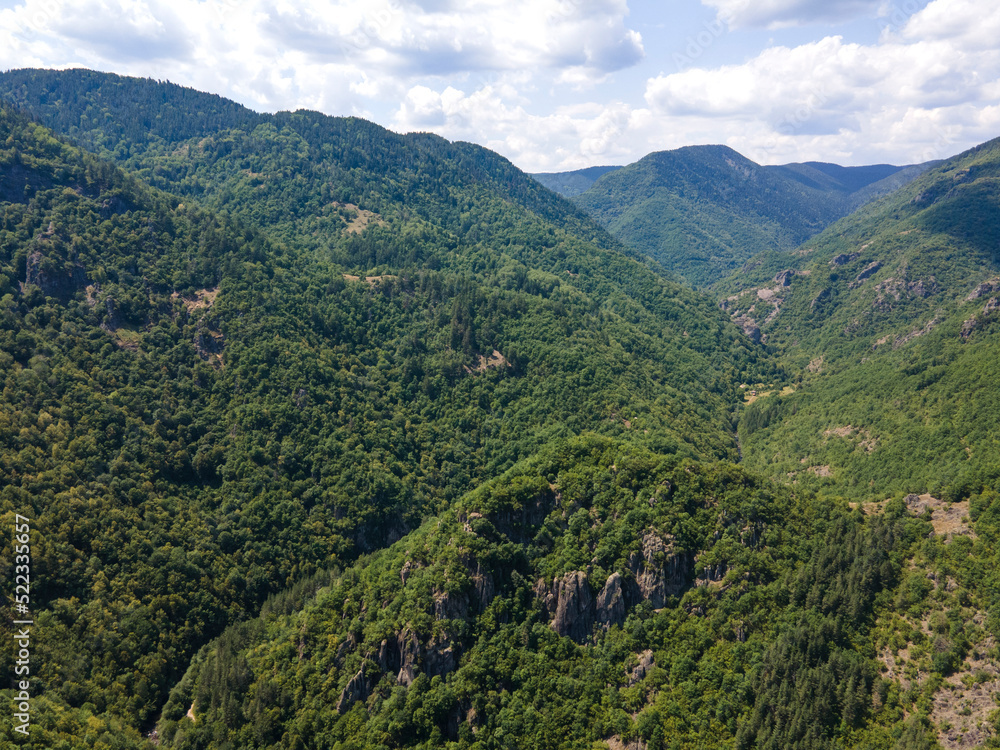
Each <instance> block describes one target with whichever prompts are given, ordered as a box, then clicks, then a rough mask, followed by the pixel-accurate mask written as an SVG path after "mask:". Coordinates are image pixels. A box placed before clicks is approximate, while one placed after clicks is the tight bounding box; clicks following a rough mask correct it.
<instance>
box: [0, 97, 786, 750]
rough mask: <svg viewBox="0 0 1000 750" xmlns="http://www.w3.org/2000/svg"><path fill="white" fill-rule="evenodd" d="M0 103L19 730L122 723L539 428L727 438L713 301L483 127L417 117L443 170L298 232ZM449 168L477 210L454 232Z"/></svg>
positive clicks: (136, 723) (128, 736)
mask: <svg viewBox="0 0 1000 750" xmlns="http://www.w3.org/2000/svg"><path fill="white" fill-rule="evenodd" d="M289 117H291V118H292V119H295V117H299V116H289ZM301 117H302V119H303V122H311V121H313V120H318V119H319V118H320V116H318V115H315V116H314V115H303V116H301ZM327 119H331V118H327ZM354 125H357V128H358V129H357V130H351V128H352V127H354ZM0 126H2V131H0V136H2V137H0V144H2V146H3V148H2V150H0V209H2V224H0V292H2V295H0V299H2V305H3V322H2V333H0V357H2V358H3V365H4V366H3V377H4V379H5V380H4V389H5V390H4V396H3V402H2V414H3V419H2V425H0V429H2V431H3V440H2V445H3V454H2V471H3V475H2V490H0V503H2V506H0V513H2V514H3V517H4V518H7V519H11V518H13V514H14V513H21V514H23V515H26V516H28V517H30V518H31V519H32V522H33V525H34V529H35V533H36V540H37V541H36V542H35V545H36V546H35V547H34V548H33V564H34V566H35V568H34V573H35V575H36V576H37V581H38V582H37V583H36V587H35V588H34V590H33V599H32V601H33V606H34V608H35V614H36V618H37V619H36V622H37V627H36V630H35V636H36V638H37V643H38V646H37V650H36V652H35V657H36V659H37V662H36V663H37V665H38V667H37V669H38V672H37V677H38V680H39V682H38V683H37V684H38V685H39V686H41V687H40V689H39V692H38V694H37V695H36V703H35V704H34V705H35V706H37V710H38V715H39V717H43V716H44V717H45V718H44V719H42V718H40V719H39V721H38V722H37V723H36V724H35V726H34V729H33V731H35V732H36V735H35V738H36V740H37V741H38V742H39V743H41V744H39V745H38V746H39V747H41V746H45V747H60V746H63V745H61V744H60V743H66V742H69V743H70V744H69V745H66V746H68V747H75V746H76V745H73V744H72V743H73V742H75V741H76V740H75V739H72V738H78V737H79V736H83V735H85V734H86V735H87V736H88V737H90V740H88V741H91V742H92V745H91V746H94V747H103V746H112V745H114V746H116V747H122V746H129V745H130V744H131V746H138V744H139V743H140V739H139V733H140V731H146V730H148V729H149V728H150V726H151V723H152V721H153V720H155V718H156V716H157V715H158V712H159V710H160V708H161V707H162V704H163V700H164V699H165V697H166V693H167V690H168V689H169V688H170V686H171V685H172V684H173V683H174V682H175V681H176V679H178V678H179V677H180V675H181V674H182V672H183V670H184V669H185V668H186V666H187V661H188V658H189V657H190V655H191V654H192V653H194V651H195V650H196V649H197V648H198V647H199V646H200V645H201V644H202V643H204V642H206V641H207V640H208V639H209V638H210V637H212V636H214V635H216V634H217V633H219V632H220V631H221V630H222V629H223V628H224V627H225V626H226V625H227V624H230V623H233V622H236V621H238V620H240V619H242V618H245V617H247V616H249V615H252V614H254V613H255V612H256V611H257V609H258V608H259V606H260V605H261V603H262V602H263V601H264V598H265V597H266V596H267V595H268V594H270V593H273V592H276V591H280V590H282V589H284V588H285V587H287V586H290V585H292V584H293V583H295V582H296V581H298V580H300V579H302V578H303V577H304V576H308V575H310V574H311V573H313V572H314V571H315V570H317V569H318V568H319V567H325V566H329V565H331V564H335V563H340V564H346V563H348V562H350V561H351V560H353V559H355V557H356V556H357V555H358V554H359V553H361V552H363V551H367V550H372V549H377V548H379V547H381V546H383V545H385V544H388V543H389V542H391V541H394V540H396V539H399V538H400V537H401V536H402V535H404V534H406V533H407V532H408V531H409V530H411V529H413V528H415V527H416V526H417V525H419V523H420V522H421V519H423V518H424V517H426V516H427V515H428V514H431V513H438V512H442V511H444V510H445V509H446V508H448V507H449V506H450V505H451V504H452V503H453V502H454V501H455V500H456V499H457V498H458V497H460V496H461V495H462V494H464V493H465V492H467V491H468V490H469V489H470V488H472V487H475V486H476V485H478V484H480V483H481V482H483V481H485V480H486V479H489V478H491V477H494V476H496V475H498V474H499V473H501V472H503V471H504V470H506V469H507V468H508V467H510V466H511V465H512V464H513V463H514V462H515V461H517V460H519V459H522V458H524V457H527V456H530V455H532V454H533V453H534V452H536V451H537V450H538V449H539V448H541V447H542V446H544V445H546V444H547V443H549V442H550V441H551V440H553V439H554V438H556V437H559V436H570V435H573V434H577V433H580V432H585V431H596V432H601V433H607V434H610V435H620V436H628V437H629V438H630V440H632V441H633V442H635V443H637V444H646V445H649V446H651V447H652V448H654V449H655V450H657V451H659V452H661V453H666V454H668V455H675V456H677V457H681V456H689V457H699V458H709V459H714V458H722V457H732V458H735V456H736V446H735V425H734V414H733V412H732V407H733V403H734V401H735V397H736V392H737V390H736V386H737V385H738V383H739V382H740V381H741V380H742V379H745V378H746V377H748V375H749V373H751V372H756V373H761V374H762V375H763V374H766V373H770V374H772V375H773V372H774V371H773V368H771V367H770V365H768V364H767V363H763V364H762V365H759V366H758V364H755V360H756V358H757V357H758V354H759V351H758V350H757V349H756V348H755V347H753V346H752V345H751V344H750V343H749V342H748V341H747V340H746V338H745V337H744V336H743V335H742V334H741V333H740V332H739V331H738V329H736V328H735V327H734V326H732V325H731V324H730V323H729V322H728V321H726V319H725V316H724V315H723V314H721V313H720V312H719V311H717V310H716V309H714V308H713V306H712V305H711V303H710V302H709V301H708V300H706V299H704V298H701V297H698V296H697V295H695V294H693V293H692V292H690V291H688V290H685V289H684V288H683V287H681V286H679V285H677V284H673V283H670V282H666V281H664V280H663V279H662V278H660V277H658V276H656V275H655V274H654V273H652V272H651V271H650V270H649V269H648V268H646V267H645V266H644V265H642V264H640V263H638V262H636V261H635V260H632V259H629V258H628V257H626V256H625V255H623V254H621V253H619V252H618V251H617V249H616V245H615V243H614V242H613V241H612V240H611V239H610V238H607V237H606V236H605V235H603V234H600V233H601V230H600V229H598V228H596V227H594V226H593V225H590V224H588V222H587V221H586V220H585V219H584V218H583V217H581V216H579V215H577V214H576V213H575V212H574V210H573V209H572V207H569V206H568V205H566V206H564V205H563V203H562V202H561V199H558V198H556V197H555V196H552V194H549V193H547V192H546V191H544V189H542V188H540V187H536V186H535V185H534V183H533V182H531V181H530V179H529V178H527V177H525V176H523V175H521V174H520V173H517V172H516V170H514V169H513V168H512V167H510V165H509V163H507V162H505V161H503V160H501V159H500V158H499V157H496V156H495V155H492V154H489V153H487V152H484V151H483V150H482V149H478V148H475V147H471V146H461V145H458V146H451V145H450V144H447V143H445V142H443V141H440V140H439V139H425V138H422V137H421V138H414V139H412V141H413V142H414V143H422V142H424V141H428V142H430V144H431V145H430V146H429V147H428V148H427V149H424V150H423V151H422V152H421V153H422V156H421V157H420V158H421V159H423V160H424V163H426V164H427V165H428V166H429V168H431V167H432V168H435V169H437V170H438V173H437V181H436V183H434V184H435V185H437V186H438V187H437V188H436V189H440V191H442V192H441V194H440V196H441V197H440V202H439V203H437V204H435V203H434V201H433V200H428V201H427V204H428V205H430V208H428V205H425V204H417V205H416V206H415V207H414V210H413V213H416V211H417V208H418V207H419V208H420V210H423V211H425V212H426V218H420V217H416V216H413V215H406V214H405V211H404V208H403V203H405V201H403V202H401V203H394V202H393V201H394V197H393V196H391V195H387V196H384V197H380V198H379V199H378V200H380V201H381V202H380V203H378V204H377V205H378V207H380V208H384V207H388V208H386V209H385V210H386V212H387V215H391V216H393V217H394V218H392V219H382V221H384V222H385V224H384V225H380V224H379V221H380V219H379V218H378V217H374V213H373V214H370V215H368V214H365V213H363V212H362V210H361V209H349V210H345V211H344V212H343V213H340V212H339V211H334V212H332V213H331V214H330V216H329V217H328V222H329V223H328V225H327V226H333V227H335V228H336V231H332V230H331V233H330V236H329V237H328V238H327V237H324V238H321V239H317V238H316V236H314V235H313V234H311V233H308V232H305V230H304V229H303V227H306V226H309V225H310V224H309V222H310V221H313V219H315V217H310V215H309V214H308V212H307V211H306V208H305V207H303V206H302V205H301V204H298V203H295V202H294V201H292V202H290V203H283V204H281V205H282V206H284V207H283V208H282V207H280V206H278V204H277V203H272V201H275V200H276V199H275V198H274V196H270V197H269V198H268V199H267V200H266V201H265V203H266V204H268V205H271V206H273V210H274V214H267V212H266V211H265V212H263V213H261V214H259V215H258V219H259V221H258V222H256V223H252V222H251V220H250V219H249V218H248V217H249V216H250V215H251V214H252V213H253V212H254V211H255V210H256V209H257V208H259V206H257V205H256V204H254V203H253V201H247V203H246V205H245V206H244V208H243V210H241V211H232V212H222V213H219V212H215V211H213V210H211V209H205V208H202V207H200V206H199V201H197V200H196V199H193V193H195V192H197V191H195V190H191V191H190V192H189V194H188V195H185V196H182V197H176V196H172V195H169V194H166V193H162V192H160V191H158V190H157V189H155V188H150V187H149V186H148V185H146V184H144V183H143V182H142V181H141V180H140V179H139V178H137V177H135V176H134V175H132V174H126V173H124V172H122V171H119V170H118V169H117V168H115V167H114V166H112V165H111V164H109V163H107V162H106V161H101V160H98V159H96V158H94V157H93V156H90V155H88V154H86V153H84V152H82V151H80V150H79V149H77V148H74V147H71V146H68V145H66V144H65V143H63V142H61V141H59V140H58V138H56V137H54V136H53V135H52V134H51V133H50V132H49V131H48V130H46V129H45V128H44V127H42V126H39V125H37V124H35V123H32V122H30V121H29V120H27V119H25V118H24V117H23V116H21V115H17V114H13V113H11V112H9V111H6V110H5V111H3V115H2V121H0ZM310 127H311V125H310ZM337 127H344V128H347V129H348V130H349V131H350V132H352V133H356V132H360V133H361V134H362V135H364V134H368V135H372V137H374V135H377V134H378V131H376V130H375V129H374V126H371V125H368V124H365V123H350V122H343V123H339V124H338V125H337ZM285 132H289V131H287V130H286V131H285ZM381 132H382V133H384V132H385V131H381ZM373 134H374V135H373ZM247 137H248V138H249V137H250V136H247ZM254 137H255V138H257V139H258V141H260V134H259V133H258V134H257V136H254ZM386 138H389V139H390V140H391V139H392V138H395V137H394V136H391V134H388V135H386ZM289 139H290V141H291V142H292V143H297V144H300V145H301V141H300V140H298V139H297V138H295V137H293V136H289ZM279 140H280V139H279ZM408 143H409V142H408ZM404 145H405V144H404ZM286 147H287V148H291V147H290V146H288V144H287V143H284V142H282V143H279V144H277V145H275V146H274V148H275V153H279V154H287V153H289V152H288V151H287V150H286ZM407 148H408V146H407ZM421 148H423V147H421ZM152 158H153V157H150V159H152ZM345 158H346V157H345ZM212 163H213V165H214V164H217V162H212ZM272 166H274V168H275V169H280V167H279V166H277V165H272ZM359 169H360V168H358V167H355V168H354V177H353V179H354V180H355V181H356V182H351V181H349V180H348V181H347V182H346V183H345V184H346V187H345V188H344V189H345V190H350V189H351V188H352V186H356V185H367V184H368V183H367V182H365V181H364V180H362V178H361V177H360V176H358V174H359V172H358V170H359ZM379 169H381V171H382V175H383V178H384V182H383V183H382V184H383V185H385V186H389V185H390V181H391V180H393V179H394V176H393V173H392V172H391V170H389V169H387V168H383V167H381V166H380V167H379ZM218 170H219V174H222V175H226V174H229V173H228V172H226V171H225V169H224V168H223V167H218ZM155 171H156V167H155V166H153V167H150V168H149V171H148V174H150V175H151V174H153V173H154V172H155ZM339 174H343V173H341V172H335V173H334V175H335V176H336V175H339ZM453 174H454V175H455V176H454V182H451V175H453ZM386 175H388V176H386ZM317 179H318V178H317ZM345 179H346V178H345ZM399 179H400V180H402V179H403V178H399ZM412 179H413V180H415V181H420V180H425V179H426V178H425V177H423V176H419V175H417V174H416V173H414V174H413V175H412ZM373 180H374V178H373ZM274 181H275V182H276V183H277V182H278V179H277V177H275V180H274ZM288 181H289V182H291V183H296V179H295V178H294V177H289V178H288ZM463 181H464V182H463ZM519 181H523V182H526V183H527V184H528V185H529V186H530V189H531V190H537V191H539V193H538V196H536V197H532V195H531V194H530V193H529V194H527V197H524V196H523V195H522V194H521V193H520V192H519V191H521V188H522V184H523V183H522V182H519ZM178 184H180V183H178ZM332 184H333V185H334V186H336V183H332ZM427 184H430V183H427ZM205 187H206V189H205V190H204V191H203V195H206V196H208V198H206V202H212V200H211V199H212V197H213V196H215V197H216V199H217V200H218V202H219V203H220V204H222V205H224V204H225V203H226V201H224V200H221V199H218V196H219V195H221V194H223V192H224V191H222V189H221V188H220V189H219V190H215V191H214V192H213V190H209V189H208V188H207V186H205ZM312 189H313V186H307V187H306V188H305V190H307V191H309V190H312ZM316 189H318V188H316ZM387 189H388V188H387ZM504 190H506V193H504V192H503V191H504ZM449 191H451V192H450V193H449ZM279 193H280V190H279ZM338 195H340V197H342V198H345V199H347V200H350V199H352V198H353V199H354V200H360V198H354V194H352V193H348V194H347V195H343V194H342V193H339V194H338ZM456 195H457V196H466V197H468V200H469V201H477V202H478V203H476V205H479V206H482V207H483V210H484V211H493V212H494V213H495V215H496V218H495V219H491V217H490V216H489V215H488V214H478V215H477V218H476V223H475V224H474V225H473V224H470V226H469V227H468V231H467V232H466V234H464V235H457V233H455V232H453V231H452V228H455V229H459V230H460V229H461V227H462V219H461V217H460V215H459V214H457V213H456V214H448V213H447V209H448V207H449V206H451V205H452V200H453V197H454V196H456ZM517 195H522V199H523V202H524V203H528V202H531V201H534V204H533V205H534V206H535V207H536V208H537V210H538V212H534V211H529V210H527V209H525V208H523V207H522V206H521V205H520V204H518V203H517V202H516V201H515V198H516V196H517ZM400 200H401V201H402V198H400ZM458 200H459V198H457V197H454V201H455V203H456V204H457V203H458ZM345 202H346V201H345ZM355 205H356V204H355ZM435 205H437V206H438V207H439V208H440V209H441V212H443V213H437V212H436V209H434V206H435ZM547 206H550V207H551V206H554V207H555V209H554V210H556V211H557V212H556V214H555V215H556V216H557V218H560V217H562V220H563V225H564V226H559V225H557V224H553V223H552V222H550V221H549V220H548V219H546V218H545V217H544V215H542V214H543V213H544V212H545V211H546V210H547V209H546V207H547ZM432 209H434V210H432ZM365 211H367V209H365ZM559 211H561V212H562V213H561V214H560V213H558V212H559ZM352 212H353V213H352ZM392 212H396V213H395V214H393V213H392ZM366 215H367V216H368V219H369V220H368V223H367V225H365V226H359V225H358V223H357V222H358V220H359V217H364V216H366ZM269 216H274V218H275V221H274V223H273V224H270V223H268V221H267V219H268V217H269ZM350 222H355V223H354V226H353V227H349V226H348V224H349V223H350ZM477 227H478V228H479V229H478V230H477ZM588 227H589V231H592V232H595V233H598V234H600V236H601V238H602V239H601V242H603V244H594V243H590V242H589V241H587V240H585V239H583V238H581V237H580V236H579V235H578V234H577V233H576V232H577V231H583V230H582V229H579V228H588ZM571 230H572V231H571ZM477 231H478V232H479V233H478V234H477ZM299 232H303V233H304V234H303V235H301V236H300V234H299ZM284 240H287V242H285V241H284ZM338 253H339V255H338ZM370 253H377V254H379V258H378V259H377V261H376V262H372V258H371V257H370V255H369V254H370ZM411 253H418V254H419V257H420V260H419V261H418V260H415V258H414V256H413V255H412V254H411ZM331 258H339V259H341V260H345V262H346V263H348V264H347V265H344V264H340V263H337V262H335V260H332V259H331ZM369 263H372V265H369ZM5 564H9V562H5ZM3 627H4V628H5V629H6V628H9V627H10V626H9V621H5V624H4V626H3ZM8 635H9V633H8ZM2 658H3V660H4V661H3V663H2V664H0V669H2V670H3V671H4V672H5V673H9V672H10V667H11V664H10V661H9V660H10V652H9V650H5V651H4V652H3V657H2ZM0 731H2V732H3V733H4V734H3V735H2V736H3V737H4V738H5V740H6V739H11V737H12V736H11V735H10V731H11V727H10V724H9V723H7V724H5V725H4V727H3V729H2V730H0ZM88 732H89V734H87V733H88Z"/></svg>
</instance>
